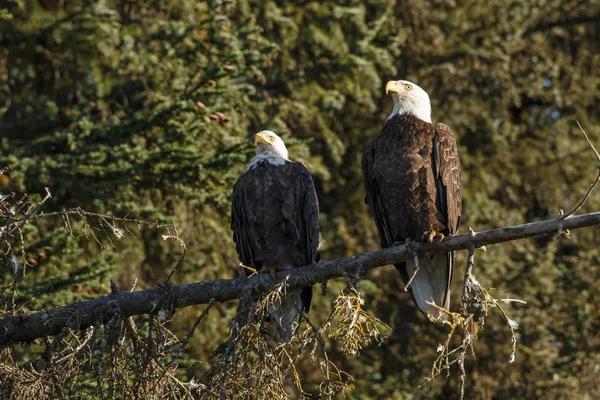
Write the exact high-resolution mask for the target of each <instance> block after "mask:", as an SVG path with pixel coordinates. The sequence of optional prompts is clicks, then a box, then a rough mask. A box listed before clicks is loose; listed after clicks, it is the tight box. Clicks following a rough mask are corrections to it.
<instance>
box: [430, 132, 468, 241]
mask: <svg viewBox="0 0 600 400" xmlns="http://www.w3.org/2000/svg"><path fill="white" fill-rule="evenodd" d="M432 156H433V160H432V161H433V162H432V164H433V174H434V177H435V185H436V189H437V190H436V192H437V195H436V208H437V211H438V215H437V217H438V219H439V220H440V222H442V223H443V224H444V225H445V226H446V232H444V233H445V234H446V235H453V234H454V233H456V231H458V227H459V226H460V216H461V214H462V186H461V169H460V159H459V158H458V150H457V148H456V140H455V139H454V135H453V134H452V131H451V130H450V128H449V127H448V125H446V124H437V125H436V126H435V136H434V138H433V154H432Z"/></svg>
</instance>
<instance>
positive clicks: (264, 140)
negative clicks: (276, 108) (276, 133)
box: [254, 132, 270, 145]
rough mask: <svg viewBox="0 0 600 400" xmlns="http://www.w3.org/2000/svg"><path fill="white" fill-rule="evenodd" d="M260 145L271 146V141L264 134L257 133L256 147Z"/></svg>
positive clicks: (255, 138) (255, 136)
mask: <svg viewBox="0 0 600 400" xmlns="http://www.w3.org/2000/svg"><path fill="white" fill-rule="evenodd" d="M259 143H266V144H270V143H269V140H268V139H267V138H266V137H265V135H264V134H263V133H260V132H259V133H257V134H256V135H254V145H257V144H259Z"/></svg>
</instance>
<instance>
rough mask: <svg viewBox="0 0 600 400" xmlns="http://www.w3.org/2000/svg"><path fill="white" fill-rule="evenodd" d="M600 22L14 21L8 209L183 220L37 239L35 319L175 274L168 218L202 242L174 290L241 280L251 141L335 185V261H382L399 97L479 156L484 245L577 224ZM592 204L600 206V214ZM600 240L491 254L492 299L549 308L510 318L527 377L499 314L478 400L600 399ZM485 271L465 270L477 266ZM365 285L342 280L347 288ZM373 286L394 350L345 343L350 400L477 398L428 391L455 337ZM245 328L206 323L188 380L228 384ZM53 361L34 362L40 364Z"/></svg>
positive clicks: (565, 6) (323, 197)
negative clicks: (241, 190) (39, 207)
mask: <svg viewBox="0 0 600 400" xmlns="http://www.w3.org/2000/svg"><path fill="white" fill-rule="evenodd" d="M598 20H600V4H599V3H598V1H597V0H592V1H587V2H581V1H576V0H560V1H550V0H538V1H533V0H509V1H505V0H488V1H486V2H473V3H471V2H455V1H453V0H447V1H445V0H428V1H413V0H407V1H391V0H367V1H358V0H327V1H320V2H317V1H304V2H286V1H273V0H267V1H256V0H233V1H231V0H211V1H195V0H158V1H153V2H132V1H125V0H122V1H118V0H101V1H87V0H80V1H69V2H64V1H59V0H39V1H35V0H13V1H9V2H5V3H3V5H0V168H4V167H8V168H9V170H8V171H6V172H5V173H4V175H1V176H0V193H11V192H14V193H15V196H16V197H20V196H22V195H23V194H25V193H28V194H30V195H31V197H30V198H31V199H32V201H33V202H35V201H39V200H40V199H41V198H42V197H43V194H44V193H45V189H44V188H45V187H48V188H49V189H50V191H51V193H52V198H51V199H49V200H48V201H47V202H46V203H45V204H44V211H45V212H52V211H60V210H63V209H67V208H73V207H81V208H82V209H85V210H88V211H90V212H94V213H103V214H111V215H115V216H116V217H122V218H133V219H137V220H145V221H151V222H152V221H157V224H162V225H161V226H162V228H159V229H150V228H149V227H146V228H142V229H140V230H135V229H132V231H133V233H134V235H125V236H123V237H122V238H121V237H120V234H119V232H120V231H119V230H118V229H121V228H116V226H117V225H116V224H114V223H113V222H114V221H112V222H111V221H110V220H109V221H108V222H106V221H105V222H103V221H101V220H98V219H93V218H91V219H92V220H93V221H90V217H87V218H86V217H73V218H71V219H69V220H68V221H67V220H63V219H60V218H55V219H52V218H50V219H43V220H39V221H38V223H36V224H27V225H25V226H24V229H23V233H24V238H25V242H24V245H23V243H21V242H20V240H17V239H14V240H12V241H11V242H10V243H7V245H11V246H12V250H13V251H14V253H15V254H17V255H19V254H23V256H22V257H21V259H20V260H21V261H20V262H21V263H23V264H26V273H25V275H24V276H23V278H22V279H21V280H20V281H19V282H17V293H18V297H17V305H18V306H19V312H28V311H34V310H40V309H46V308H50V307H54V306H60V305H65V304H69V303H71V302H74V301H78V300H81V299H86V298H90V297H95V296H97V295H99V294H105V293H108V292H110V287H109V285H108V281H109V279H114V280H116V281H117V282H119V286H120V287H121V288H130V287H132V286H133V285H134V282H137V287H138V288H140V287H149V286H151V285H153V284H155V283H156V282H158V281H159V280H161V279H165V278H166V276H167V275H168V274H169V272H170V271H171V269H172V268H173V266H174V265H175V264H177V262H178V260H179V258H180V255H181V248H180V247H179V246H178V245H177V243H176V242H174V241H169V240H167V241H165V240H162V238H161V236H162V235H163V234H164V231H163V230H164V229H165V227H164V224H169V223H175V224H176V226H177V228H178V235H179V237H180V238H182V239H183V240H184V241H185V243H186V246H187V256H186V259H185V261H184V264H183V265H182V267H181V268H180V270H179V271H178V272H177V273H176V275H175V276H174V277H173V280H174V281H176V282H178V283H184V282H194V281H199V280H204V279H209V278H216V277H231V276H235V275H237V274H239V273H240V271H238V269H237V263H238V258H237V254H236V253H235V247H234V245H233V242H232V240H231V231H230V228H229V207H230V194H231V190H232V187H233V183H234V182H235V180H236V179H237V177H238V176H239V174H240V173H241V172H242V171H243V170H244V169H245V167H246V164H247V163H248V162H249V160H250V158H251V157H252V156H253V152H254V150H253V146H252V142H251V140H250V138H251V136H252V134H254V133H255V132H256V131H259V130H262V129H271V130H273V131H276V132H277V133H278V134H280V135H281V136H282V137H283V139H284V140H285V141H286V144H287V145H288V148H289V150H290V157H291V158H292V159H294V160H299V161H302V162H304V163H306V164H307V166H308V167H309V168H310V170H311V171H312V172H313V174H314V176H315V183H316V186H317V194H318V195H319V200H320V207H321V226H322V231H323V240H322V246H321V249H322V257H323V258H324V259H334V258H338V257H340V256H343V255H349V254H353V253H356V252H360V251H367V250H374V249H376V248H378V247H379V242H378V239H377V234H376V230H375V226H374V224H373V222H372V220H371V218H370V216H369V215H368V212H367V207H366V206H365V204H364V190H363V188H362V177H361V172H360V155H361V153H362V148H363V146H364V144H365V143H366V141H367V140H368V139H370V138H371V137H373V136H375V135H377V133H378V132H379V130H380V129H381V126H382V124H383V121H384V120H385V118H386V117H387V115H388V113H389V111H390V109H391V100H390V99H389V98H388V97H386V96H385V93H384V90H383V88H384V85H385V82H386V81H387V80H389V79H394V78H396V79H408V80H411V81H414V82H416V83H418V84H419V86H421V87H423V88H424V89H425V90H426V91H428V93H429V94H430V96H431V99H432V108H433V119H434V120H436V121H443V122H445V123H446V124H448V125H449V126H450V127H451V128H452V129H453V131H454V132H455V134H456V136H457V138H458V143H459V146H460V147H459V152H460V155H461V161H462V165H463V186H464V195H465V199H464V211H463V215H464V217H465V218H464V220H463V224H462V228H461V231H462V232H466V231H467V229H468V227H469V226H471V227H473V229H475V230H476V231H480V230H484V229H488V228H493V227H500V226H506V225H513V224H518V223H523V222H527V221H534V220H539V219H543V218H548V217H552V216H555V215H557V214H558V212H559V208H561V207H562V208H564V209H568V208H569V207H570V206H573V205H574V204H575V203H576V202H577V201H578V200H579V198H581V196H582V195H583V194H584V193H585V190H586V189H587V184H588V183H589V182H590V181H591V180H592V178H593V177H594V175H593V174H594V173H595V171H596V166H595V165H594V163H593V161H594V159H593V157H591V156H590V155H589V152H588V149H587V144H586V143H585V142H584V141H583V140H581V137H580V133H579V130H578V128H577V125H576V124H575V120H578V121H580V122H581V124H582V125H583V126H584V127H585V128H586V131H587V132H588V133H589V134H590V136H591V137H592V140H595V141H596V142H598V137H599V136H600V129H599V128H600V119H599V114H598V109H597V107H598V104H600V91H599V89H600V75H599V74H598V67H597V66H598V65H600V43H599V41H598V37H599V36H600V31H599V25H598ZM586 207H587V208H588V209H596V210H597V209H599V208H600V200H599V199H598V196H593V197H592V198H590V200H589V201H588V203H587V204H586ZM64 224H68V226H70V227H71V228H72V229H64V228H62V227H61V226H63V225H64ZM134 225H135V224H134ZM113 228H114V229H113ZM115 229H116V230H115ZM95 233H97V235H96V236H97V239H98V242H97V241H96V240H94V239H93V237H94V235H95ZM598 233H599V231H598V228H592V229H588V230H584V231H579V232H577V233H576V234H574V235H573V238H572V239H571V240H569V241H565V240H562V241H559V242H555V241H554V240H553V237H550V236H548V237H540V238H536V239H534V240H524V241H518V242H511V243H509V244H505V245H497V246H494V247H493V248H491V249H489V250H488V252H487V253H485V254H478V255H477V259H476V265H475V271H476V273H477V275H478V277H479V278H480V279H481V280H483V281H485V282H486V284H488V286H493V287H495V288H496V292H495V293H497V294H499V293H506V294H509V295H511V296H514V297H518V298H521V299H524V300H525V301H527V303H528V305H527V306H515V307H514V308H512V310H511V317H512V318H514V319H515V320H517V321H519V323H520V329H519V330H518V331H517V334H518V341H519V344H520V345H519V350H518V352H517V355H516V360H515V362H514V363H512V364H509V363H508V360H509V355H510V346H511V345H510V340H511V332H510V330H509V329H508V328H507V327H506V325H505V324H504V323H503V322H502V319H501V317H491V318H490V319H489V320H488V323H487V324H486V327H485V329H484V330H483V331H482V332H481V333H480V337H479V339H480V340H478V341H477V343H476V344H475V352H476V355H477V361H476V362H475V361H473V360H470V361H467V362H466V368H467V374H468V381H469V383H468V384H467V386H466V397H467V398H481V399H491V398H499V399H500V398H505V399H512V398H537V397H540V396H542V395H544V396H545V397H546V398H556V399H558V398H566V397H581V398H584V397H585V396H589V397H588V398H593V397H595V396H594V395H596V396H597V395H598V394H600V384H599V383H598V379H597V371H598V368H600V334H599V333H598V332H600V308H599V307H598V304H600V295H599V293H600V269H599V268H598V265H599V264H600V249H599V247H598V245H597V238H596V236H595V235H596V234H598ZM23 250H24V251H25V253H22V251H23ZM2 253H3V254H1V255H0V267H2V269H3V270H2V277H3V281H4V282H10V280H11V277H12V272H11V267H10V260H9V255H8V253H7V254H4V250H3V252H2ZM464 262H465V257H464V256H461V257H459V258H458V263H457V265H459V269H460V270H462V266H463V265H464ZM460 275H461V274H455V280H454V289H453V296H454V299H455V300H454V301H453V305H454V306H457V304H458V299H459V297H460V284H461V282H460V281H461V279H460ZM4 285H5V283H3V284H2V286H4ZM343 286H344V283H343V282H338V283H330V290H329V292H330V293H334V292H336V291H337V289H338V288H341V287H343ZM357 289H358V290H359V291H360V292H361V294H362V295H363V297H364V300H365V307H367V308H368V309H369V311H370V312H371V313H372V314H373V315H375V316H376V317H377V318H378V319H380V320H381V321H382V322H383V323H385V324H387V325H389V326H390V327H391V328H392V331H391V332H390V333H389V338H388V339H387V340H386V341H385V342H384V343H383V344H381V345H379V346H377V345H371V346H369V347H366V348H363V349H362V351H361V354H360V356H359V357H355V358H350V359H346V358H345V357H344V356H343V354H342V352H341V350H340V349H341V348H343V346H342V345H341V343H340V340H342V339H341V338H338V339H337V340H332V341H331V342H330V343H328V344H327V345H328V346H329V347H330V355H331V358H332V359H333V361H335V362H336V363H337V364H338V365H340V366H341V367H342V369H344V370H345V371H347V372H349V373H351V374H352V375H353V377H354V379H355V382H354V383H353V384H354V387H355V389H354V390H353V391H352V392H347V397H349V398H357V399H359V398H360V399H379V398H406V399H411V398H440V397H441V396H444V395H445V396H450V397H455V396H456V393H457V388H458V385H459V383H458V381H457V379H453V377H449V378H444V377H440V378H438V379H437V380H436V381H435V382H434V383H432V385H431V386H430V387H425V386H423V387H420V386H419V385H420V384H421V383H423V381H424V380H423V377H426V376H428V375H429V371H430V369H431V364H432V362H433V360H435V357H436V352H435V350H436V348H437V347H438V343H440V342H441V341H443V340H444V338H445V330H444V328H443V327H438V326H434V325H433V324H430V323H428V322H427V321H426V320H425V318H424V317H423V316H422V315H421V314H420V313H418V311H417V310H416V308H415V307H414V306H413V304H412V302H411V301H410V299H409V296H408V294H407V293H406V292H404V290H403V285H402V283H401V279H400V276H399V274H397V273H396V271H395V270H393V268H389V269H387V268H386V269H378V270H376V271H373V272H372V273H370V274H368V275H367V276H366V277H364V278H363V279H362V280H361V281H360V282H359V283H358V286H357ZM32 297H34V299H35V300H33V301H31V298H32ZM333 300H334V294H328V295H327V296H325V297H322V296H320V294H318V293H317V292H316V291H315V302H314V305H313V310H312V311H311V318H312V319H314V320H315V321H316V322H323V321H324V320H325V319H326V318H327V315H328V311H329V310H330V309H331V303H332V302H333ZM199 310H200V309H199V308H193V307H192V308H190V309H185V310H181V311H180V312H178V314H177V315H176V316H175V321H174V326H173V329H174V330H175V331H176V332H178V333H183V334H185V332H187V331H188V329H189V327H190V325H191V324H192V323H193V321H194V319H195V318H196V317H197V315H198V314H199V312H200V311H199ZM234 315H235V305H233V304H222V305H215V306H214V307H213V311H211V314H209V315H208V316H207V317H206V319H205V321H204V322H203V323H202V324H201V325H199V326H198V329H197V330H196V332H195V334H194V335H193V337H191V338H190V341H189V344H188V346H187V353H186V354H185V357H184V360H183V361H182V362H181V364H180V365H181V368H180V371H179V372H178V374H179V376H180V377H181V379H182V381H189V380H190V379H191V378H192V377H196V378H199V377H200V376H201V375H202V373H204V372H205V371H206V370H208V368H209V366H210V363H209V362H208V361H209V360H211V357H210V353H211V352H212V350H214V349H215V348H216V347H217V346H218V344H219V343H221V342H222V341H224V340H225V339H226V338H227V334H228V330H229V327H230V321H231V318H232V317H233V316H234ZM38 350H39V349H38ZM35 351H36V349H35V348H33V347H32V348H27V347H23V348H19V349H18V351H17V353H18V354H19V355H21V357H22V360H20V362H21V363H23V362H26V361H28V360H31V359H34V358H35V357H36V353H35ZM297 368H298V373H299V374H300V375H301V376H302V377H303V378H304V379H303V380H304V382H305V383H306V385H307V387H306V388H304V390H305V391H307V392H309V393H316V392H317V391H316V389H314V388H311V387H310V384H311V382H318V381H317V378H313V377H314V375H315V371H314V366H313V365H312V363H311V362H310V360H303V361H301V362H300V363H299V364H298V366H297Z"/></svg>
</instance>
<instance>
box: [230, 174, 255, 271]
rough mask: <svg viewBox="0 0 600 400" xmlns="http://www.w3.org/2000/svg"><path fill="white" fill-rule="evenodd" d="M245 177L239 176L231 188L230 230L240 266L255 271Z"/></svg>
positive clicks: (243, 175)
mask: <svg viewBox="0 0 600 400" xmlns="http://www.w3.org/2000/svg"><path fill="white" fill-rule="evenodd" d="M247 177H248V175H247V174H242V175H240V177H239V179H238V181H237V182H236V183H235V186H234V187H233V194H232V199H231V230H232V231H233V241H234V242H235V247H236V250H237V252H238V254H239V256H240V260H241V262H242V264H243V265H245V266H247V267H251V268H254V269H256V265H255V263H254V255H253V252H252V246H251V240H252V238H251V234H250V231H249V227H250V224H249V223H248V216H247V214H246V199H245V193H244V190H243V187H244V185H245V184H246V182H245V181H246V179H247ZM244 271H245V272H246V275H250V274H251V273H252V271H250V270H248V269H245V268H244Z"/></svg>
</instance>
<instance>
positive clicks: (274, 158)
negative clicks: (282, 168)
mask: <svg viewBox="0 0 600 400" xmlns="http://www.w3.org/2000/svg"><path fill="white" fill-rule="evenodd" d="M286 161H289V160H287V159H285V158H283V157H282V156H280V155H279V154H276V153H273V152H271V151H265V152H262V153H260V154H257V155H256V156H255V157H254V158H253V159H252V161H251V162H250V164H249V165H248V168H247V169H246V171H248V170H251V169H255V168H256V167H258V165H259V164H260V163H262V162H267V163H269V164H271V165H284V164H285V163H286Z"/></svg>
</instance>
